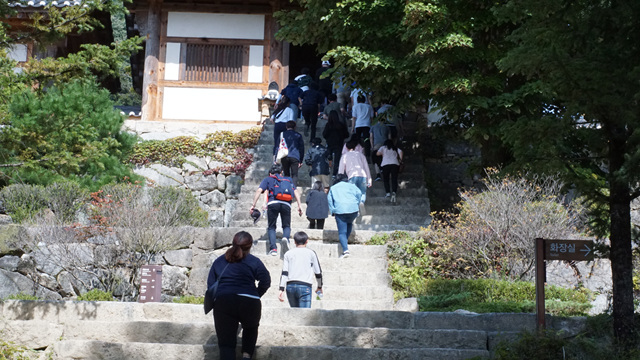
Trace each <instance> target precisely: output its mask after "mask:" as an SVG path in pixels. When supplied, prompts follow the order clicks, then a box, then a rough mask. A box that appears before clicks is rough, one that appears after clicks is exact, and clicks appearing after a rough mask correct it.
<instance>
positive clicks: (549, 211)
mask: <svg viewBox="0 0 640 360" xmlns="http://www.w3.org/2000/svg"><path fill="white" fill-rule="evenodd" d="M486 186H487V189H486V190H485V191H483V192H476V191H464V192H461V194H460V196H461V198H462V201H461V202H460V203H459V204H457V207H456V208H457V210H458V213H457V214H451V213H439V214H434V220H433V222H432V224H431V225H430V226H429V228H428V229H425V230H424V231H422V232H421V234H420V238H423V239H424V240H425V241H426V242H427V243H429V244H431V245H432V246H433V247H434V249H435V250H434V253H433V258H434V260H433V261H434V266H435V267H436V268H437V269H438V272H439V274H440V276H442V277H446V278H478V277H493V278H508V279H515V280H522V279H528V278H531V277H532V275H531V274H532V270H533V263H534V261H535V256H534V246H533V245H532V244H533V239H535V238H547V239H566V238H584V236H583V235H581V234H580V233H579V232H578V230H577V226H579V225H581V217H580V215H581V213H582V209H581V208H579V207H570V206H568V205H565V204H564V199H563V197H562V196H561V188H562V184H561V183H560V182H559V181H558V180H556V179H555V178H553V177H545V178H534V179H532V180H528V179H527V178H526V177H522V178H510V177H506V178H498V177H497V176H496V173H495V172H494V171H487V179H486Z"/></svg>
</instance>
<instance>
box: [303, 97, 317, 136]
mask: <svg viewBox="0 0 640 360" xmlns="http://www.w3.org/2000/svg"><path fill="white" fill-rule="evenodd" d="M302 116H303V117H304V120H305V122H306V126H305V132H306V130H308V129H309V126H311V135H310V136H309V139H313V138H314V137H316V126H317V124H318V105H316V106H304V105H302Z"/></svg>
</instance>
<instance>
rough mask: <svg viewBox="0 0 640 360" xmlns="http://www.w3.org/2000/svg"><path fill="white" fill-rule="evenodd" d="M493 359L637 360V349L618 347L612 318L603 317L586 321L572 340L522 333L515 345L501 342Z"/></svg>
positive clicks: (556, 335) (552, 334) (562, 335)
mask: <svg viewBox="0 0 640 360" xmlns="http://www.w3.org/2000/svg"><path fill="white" fill-rule="evenodd" d="M638 320H640V319H638V315H637V314H636V321H638ZM492 359H495V360H521V359H536V360H556V359H584V360H614V359H625V360H627V359H629V360H630V359H640V348H638V347H637V346H636V347H633V346H631V347H629V348H627V349H625V348H624V347H623V346H621V345H619V344H617V343H616V342H615V340H614V337H613V320H612V317H611V316H610V315H606V314H602V315H597V316H593V317H589V318H587V324H586V327H585V329H584V330H583V331H581V332H580V333H578V334H576V335H573V336H567V334H565V333H562V332H556V331H545V332H539V333H537V332H524V333H521V334H520V336H519V338H518V339H517V340H515V341H502V342H500V343H499V344H498V345H497V346H496V350H495V354H494V356H493V357H492Z"/></svg>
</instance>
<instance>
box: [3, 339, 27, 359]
mask: <svg viewBox="0 0 640 360" xmlns="http://www.w3.org/2000/svg"><path fill="white" fill-rule="evenodd" d="M29 359H31V357H30V356H29V350H28V349H26V348H25V347H23V346H17V345H15V344H14V343H12V342H9V341H3V340H0V360H29Z"/></svg>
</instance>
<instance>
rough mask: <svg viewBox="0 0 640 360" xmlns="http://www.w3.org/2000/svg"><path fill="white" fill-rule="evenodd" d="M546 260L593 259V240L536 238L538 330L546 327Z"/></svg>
mask: <svg viewBox="0 0 640 360" xmlns="http://www.w3.org/2000/svg"><path fill="white" fill-rule="evenodd" d="M545 260H570V261H590V260H593V241H591V240H551V239H541V238H538V239H536V319H537V324H536V325H537V328H538V330H541V329H544V328H545V317H544V315H545V308H544V283H545V282H546V278H547V271H546V267H545Z"/></svg>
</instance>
